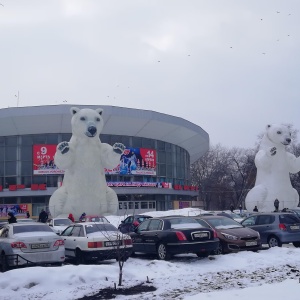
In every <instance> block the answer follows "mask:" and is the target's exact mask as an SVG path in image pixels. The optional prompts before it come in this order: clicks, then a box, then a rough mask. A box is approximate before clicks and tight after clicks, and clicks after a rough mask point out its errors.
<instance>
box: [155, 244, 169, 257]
mask: <svg viewBox="0 0 300 300" xmlns="http://www.w3.org/2000/svg"><path fill="white" fill-rule="evenodd" d="M156 254H157V258H158V259H159V260H169V259H170V258H171V255H170V254H169V253H168V251H167V247H166V245H165V244H163V243H159V244H158V246H157V248H156Z"/></svg>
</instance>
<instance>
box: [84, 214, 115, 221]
mask: <svg viewBox="0 0 300 300" xmlns="http://www.w3.org/2000/svg"><path fill="white" fill-rule="evenodd" d="M80 222H103V223H109V221H108V220H107V219H106V218H105V217H104V216H98V215H85V217H84V218H83V219H81V221H80Z"/></svg>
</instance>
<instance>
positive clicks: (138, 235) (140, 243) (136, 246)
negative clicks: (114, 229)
mask: <svg viewBox="0 0 300 300" xmlns="http://www.w3.org/2000/svg"><path fill="white" fill-rule="evenodd" d="M149 223H150V221H149V220H146V221H144V222H143V223H141V224H140V225H139V227H138V228H137V229H136V231H135V232H132V233H130V236H131V239H132V244H133V251H134V252H145V251H146V250H147V249H146V248H145V245H144V243H145V241H144V234H145V232H147V228H148V225H149Z"/></svg>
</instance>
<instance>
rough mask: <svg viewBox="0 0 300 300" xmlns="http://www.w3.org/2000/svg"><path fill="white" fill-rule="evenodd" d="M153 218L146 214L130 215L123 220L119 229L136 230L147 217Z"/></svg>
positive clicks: (125, 231) (126, 231)
mask: <svg viewBox="0 0 300 300" xmlns="http://www.w3.org/2000/svg"><path fill="white" fill-rule="evenodd" d="M150 218H152V217H151V216H146V215H132V216H128V217H127V218H126V219H125V220H124V221H121V224H120V225H119V227H118V229H119V230H120V231H121V232H122V233H128V232H134V230H135V228H136V227H138V226H139V225H140V223H142V222H143V221H145V220H146V219H150Z"/></svg>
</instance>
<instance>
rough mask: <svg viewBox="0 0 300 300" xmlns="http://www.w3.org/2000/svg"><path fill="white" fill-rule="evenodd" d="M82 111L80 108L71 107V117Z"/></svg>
mask: <svg viewBox="0 0 300 300" xmlns="http://www.w3.org/2000/svg"><path fill="white" fill-rule="evenodd" d="M79 111H80V109H79V108H78V107H71V109H70V112H71V115H75V114H77V113H78V112H79Z"/></svg>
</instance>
